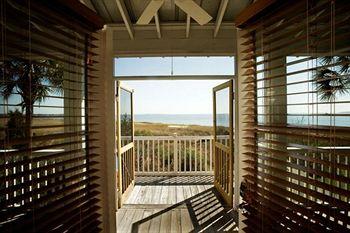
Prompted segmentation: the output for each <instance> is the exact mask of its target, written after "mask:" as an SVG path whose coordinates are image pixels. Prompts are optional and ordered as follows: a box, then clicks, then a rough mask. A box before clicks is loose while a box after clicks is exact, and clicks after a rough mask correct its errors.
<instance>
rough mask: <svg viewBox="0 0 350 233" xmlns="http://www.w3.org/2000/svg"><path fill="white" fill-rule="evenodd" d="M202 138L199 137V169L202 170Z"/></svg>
mask: <svg viewBox="0 0 350 233" xmlns="http://www.w3.org/2000/svg"><path fill="white" fill-rule="evenodd" d="M202 157H203V155H202V139H199V170H200V171H201V172H202V171H203V170H202Z"/></svg>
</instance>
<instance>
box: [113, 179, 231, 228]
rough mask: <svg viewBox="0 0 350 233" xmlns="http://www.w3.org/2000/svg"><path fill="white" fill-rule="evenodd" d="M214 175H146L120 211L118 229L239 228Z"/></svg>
mask: <svg viewBox="0 0 350 233" xmlns="http://www.w3.org/2000/svg"><path fill="white" fill-rule="evenodd" d="M212 181H213V179H212V177H211V176H205V177H203V176H200V177H193V176H188V177H144V178H139V181H138V180H136V186H135V188H134V190H133V192H132V193H131V195H130V197H129V199H128V200H127V201H126V202H125V204H124V205H123V207H122V208H121V209H119V210H118V212H117V232H122V233H124V232H125V233H129V232H131V233H136V232H152V233H153V232H154V233H158V232H160V233H163V232H199V231H204V232H208V231H209V232H211V231H216V232H217V231H223V230H225V231H229V232H232V231H234V230H236V228H235V227H236V224H235V215H234V214H233V213H232V210H230V209H228V208H226V207H225V205H224V203H223V202H222V200H221V198H220V197H219V196H218V193H217V191H216V190H215V189H214V188H213V185H212Z"/></svg>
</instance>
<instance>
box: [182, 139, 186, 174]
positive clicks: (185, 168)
mask: <svg viewBox="0 0 350 233" xmlns="http://www.w3.org/2000/svg"><path fill="white" fill-rule="evenodd" d="M186 142H187V141H186V140H184V150H183V152H184V172H185V171H187V153H186V149H187V143H186Z"/></svg>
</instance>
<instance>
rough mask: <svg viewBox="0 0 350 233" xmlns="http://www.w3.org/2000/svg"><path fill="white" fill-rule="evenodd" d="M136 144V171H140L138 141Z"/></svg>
mask: <svg viewBox="0 0 350 233" xmlns="http://www.w3.org/2000/svg"><path fill="white" fill-rule="evenodd" d="M135 142H136V151H137V153H136V161H137V171H138V172H139V171H140V141H139V140H137V141H135Z"/></svg>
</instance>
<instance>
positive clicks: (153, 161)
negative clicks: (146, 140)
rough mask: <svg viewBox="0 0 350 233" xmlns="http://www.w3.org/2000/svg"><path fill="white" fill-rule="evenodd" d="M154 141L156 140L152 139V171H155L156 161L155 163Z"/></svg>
mask: <svg viewBox="0 0 350 233" xmlns="http://www.w3.org/2000/svg"><path fill="white" fill-rule="evenodd" d="M154 143H155V141H154V140H152V171H153V172H154V163H155V160H154Z"/></svg>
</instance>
